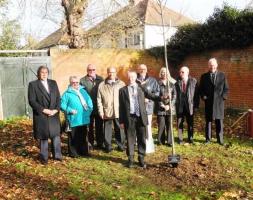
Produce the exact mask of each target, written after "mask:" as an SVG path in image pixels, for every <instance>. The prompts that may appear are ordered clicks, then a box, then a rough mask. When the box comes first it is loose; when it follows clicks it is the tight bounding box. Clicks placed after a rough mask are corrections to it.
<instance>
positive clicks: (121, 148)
mask: <svg viewBox="0 0 253 200" xmlns="http://www.w3.org/2000/svg"><path fill="white" fill-rule="evenodd" d="M117 150H118V151H121V152H123V151H125V149H124V147H121V146H118V147H117Z"/></svg>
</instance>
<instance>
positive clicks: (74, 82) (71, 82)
mask: <svg viewBox="0 0 253 200" xmlns="http://www.w3.org/2000/svg"><path fill="white" fill-rule="evenodd" d="M71 83H72V84H78V83H79V82H71Z"/></svg>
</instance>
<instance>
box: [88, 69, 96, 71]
mask: <svg viewBox="0 0 253 200" xmlns="http://www.w3.org/2000/svg"><path fill="white" fill-rule="evenodd" d="M95 70H96V69H88V71H95Z"/></svg>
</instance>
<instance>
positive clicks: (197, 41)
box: [150, 5, 253, 67]
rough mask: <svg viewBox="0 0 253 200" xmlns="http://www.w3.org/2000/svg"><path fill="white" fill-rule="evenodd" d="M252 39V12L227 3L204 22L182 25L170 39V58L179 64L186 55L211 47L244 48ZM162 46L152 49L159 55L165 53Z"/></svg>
mask: <svg viewBox="0 0 253 200" xmlns="http://www.w3.org/2000/svg"><path fill="white" fill-rule="evenodd" d="M252 43H253V12H252V11H250V10H242V11H240V10H237V9H235V8H232V7H230V6H227V5H224V6H223V8H222V9H219V8H216V9H215V11H214V13H213V15H212V16H210V17H209V18H208V19H207V21H206V22H205V23H203V24H190V25H185V26H181V27H179V29H178V31H177V33H176V34H175V35H174V36H173V37H172V38H171V40H170V42H169V43H168V45H167V47H168V54H167V57H168V61H169V63H170V65H171V66H175V67H177V66H178V65H179V64H180V63H182V62H183V60H184V59H185V57H186V56H188V55H189V54H192V53H199V52H203V51H207V50H208V51H209V50H218V49H224V48H225V49H230V48H233V49H234V48H243V47H246V46H249V45H251V44H252ZM163 52H164V51H163V47H156V48H152V49H150V53H151V54H152V55H154V56H157V57H162V56H163Z"/></svg>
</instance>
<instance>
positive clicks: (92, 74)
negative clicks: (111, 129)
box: [80, 64, 104, 148]
mask: <svg viewBox="0 0 253 200" xmlns="http://www.w3.org/2000/svg"><path fill="white" fill-rule="evenodd" d="M103 80H104V79H103V78H102V77H101V76H99V75H97V74H96V66H95V65H93V64H89V65H88V66H87V75H86V76H84V77H83V78H81V80H80V84H81V85H82V86H84V87H85V89H86V91H87V92H88V94H89V95H90V97H91V99H92V103H93V111H92V114H91V116H90V125H89V133H88V140H89V143H90V145H91V146H92V147H93V146H94V123H95V136H96V142H97V147H98V148H103V144H104V134H103V119H101V118H100V116H99V114H98V108H97V93H98V85H99V84H100V83H101V82H102V81H103Z"/></svg>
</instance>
